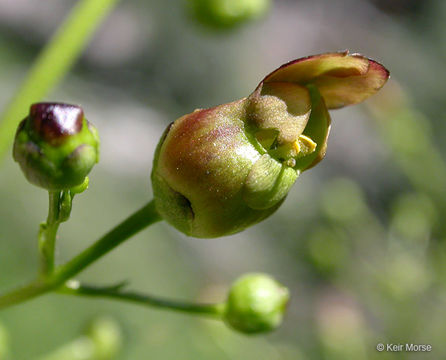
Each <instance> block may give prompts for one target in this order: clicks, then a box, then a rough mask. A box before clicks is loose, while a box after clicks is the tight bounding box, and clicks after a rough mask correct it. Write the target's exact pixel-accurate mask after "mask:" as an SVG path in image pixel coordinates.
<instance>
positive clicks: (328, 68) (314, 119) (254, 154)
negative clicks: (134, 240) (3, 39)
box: [152, 52, 389, 237]
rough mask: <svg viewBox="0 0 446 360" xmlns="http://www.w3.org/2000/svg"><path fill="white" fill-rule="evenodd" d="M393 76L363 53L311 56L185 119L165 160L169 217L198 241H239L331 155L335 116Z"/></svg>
mask: <svg viewBox="0 0 446 360" xmlns="http://www.w3.org/2000/svg"><path fill="white" fill-rule="evenodd" d="M388 77H389V73H388V71H387V70H386V69H385V68H384V67H383V66H382V65H380V64H378V63H377V62H375V61H373V60H370V59H367V58H365V57H363V56H361V55H357V54H353V55H349V54H348V53H346V52H343V53H328V54H322V55H316V56H310V57H307V58H302V59H298V60H294V61H291V62H289V63H287V64H285V65H283V66H281V67H279V68H278V69H276V70H275V71H273V72H272V73H271V74H269V75H267V76H266V77H265V78H264V79H263V80H262V81H261V82H260V84H259V85H258V86H257V88H256V89H255V90H254V92H253V93H252V94H251V95H249V96H248V97H246V98H243V99H240V100H237V101H234V102H232V103H229V104H223V105H219V106H216V107H213V108H210V109H203V110H195V111H194V112H193V113H191V114H188V115H185V116H183V117H181V118H179V119H177V120H176V121H175V122H174V123H173V124H171V125H170V126H169V127H168V128H167V130H166V131H165V133H164V135H163V136H162V138H161V140H160V142H159V145H158V148H157V151H156V154H155V160H154V166H153V171H152V183H153V190H154V195H155V201H156V206H157V209H158V211H159V213H160V214H161V215H162V216H163V217H164V219H166V220H167V221H168V222H169V223H171V224H172V225H173V226H175V227H176V228H177V229H179V230H180V231H182V232H184V233H185V234H187V235H191V236H195V237H218V236H224V235H229V234H233V233H236V232H238V231H241V230H243V229H245V228H246V227H248V226H250V225H253V224H255V223H257V222H259V221H261V220H263V219H265V218H266V217H268V216H269V215H271V214H272V213H273V212H274V211H276V209H277V208H278V207H279V206H280V204H281V203H282V201H283V200H284V199H285V197H286V195H287V193H288V191H289V189H290V188H291V186H292V185H293V183H294V182H295V180H296V179H297V177H298V175H299V174H300V173H301V172H302V171H305V170H307V169H309V168H311V167H312V166H314V165H315V164H317V163H318V162H319V161H320V160H322V158H323V157H324V155H325V151H326V147H327V138H328V134H329V130H330V116H329V114H328V110H327V109H331V108H339V107H342V106H346V105H351V104H356V103H358V102H361V101H363V100H365V99H366V98H367V97H369V96H371V95H372V94H374V93H375V92H376V91H378V90H379V89H380V88H381V87H382V86H383V85H384V84H385V82H386V81H387V79H388Z"/></svg>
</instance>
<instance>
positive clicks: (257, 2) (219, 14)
mask: <svg viewBox="0 0 446 360" xmlns="http://www.w3.org/2000/svg"><path fill="white" fill-rule="evenodd" d="M270 3H271V0H189V8H190V11H191V13H192V15H193V16H194V17H195V18H196V19H197V20H198V21H199V22H200V23H202V24H203V25H206V26H209V27H214V28H231V27H234V26H237V25H241V24H242V23H244V22H247V21H249V20H252V19H257V18H260V17H262V16H263V15H265V13H266V12H267V11H268V9H269V7H270V5H271V4H270Z"/></svg>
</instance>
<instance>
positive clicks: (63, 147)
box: [13, 103, 99, 190]
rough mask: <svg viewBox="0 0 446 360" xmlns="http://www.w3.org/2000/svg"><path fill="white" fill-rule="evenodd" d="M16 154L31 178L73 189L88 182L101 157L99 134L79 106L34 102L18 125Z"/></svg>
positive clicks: (37, 182) (40, 183)
mask: <svg viewBox="0 0 446 360" xmlns="http://www.w3.org/2000/svg"><path fill="white" fill-rule="evenodd" d="M13 156H14V160H15V161H17V162H18V163H19V164H20V167H21V168H22V170H23V173H24V174H25V176H26V178H27V179H28V181H29V182H31V183H33V184H35V185H37V186H40V187H43V188H45V189H48V190H64V189H70V188H72V187H75V186H78V185H80V184H82V183H84V181H85V177H86V176H87V175H88V173H89V172H90V170H91V168H92V167H93V165H94V164H95V163H96V162H97V161H98V157H99V137H98V134H97V131H96V129H95V128H94V126H93V125H91V124H90V123H89V122H88V121H87V120H86V119H85V117H84V112H83V110H82V108H80V107H79V106H76V105H69V104H62V103H38V104H33V105H32V106H31V108H30V113H29V115H28V117H27V118H25V119H24V120H23V121H22V122H21V123H20V125H19V127H18V130H17V133H16V137H15V141H14V151H13Z"/></svg>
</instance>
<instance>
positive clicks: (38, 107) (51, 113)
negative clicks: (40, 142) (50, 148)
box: [29, 103, 84, 145]
mask: <svg viewBox="0 0 446 360" xmlns="http://www.w3.org/2000/svg"><path fill="white" fill-rule="evenodd" d="M29 116H30V119H31V126H32V128H33V130H34V131H35V132H36V133H37V134H38V135H39V136H40V137H42V138H43V139H44V140H45V141H47V142H48V143H50V144H51V145H57V144H61V143H62V142H63V141H64V140H65V139H66V138H67V137H68V136H70V135H74V134H77V133H79V132H80V131H81V130H82V119H83V117H84V112H83V111H82V108H80V107H79V106H76V105H69V104H63V103H38V104H34V105H32V106H31V109H30V115H29Z"/></svg>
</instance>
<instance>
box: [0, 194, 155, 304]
mask: <svg viewBox="0 0 446 360" xmlns="http://www.w3.org/2000/svg"><path fill="white" fill-rule="evenodd" d="M160 220H161V217H160V215H159V214H158V213H157V211H156V209H155V204H154V201H153V200H152V201H151V202H149V203H148V204H147V205H145V206H144V207H143V208H141V209H140V210H138V211H136V212H135V213H134V214H132V215H130V216H129V217H128V218H127V219H125V220H124V221H123V222H122V223H120V224H119V225H117V226H116V227H115V228H114V229H112V230H111V231H110V232H108V233H107V234H105V235H104V236H103V237H102V238H100V239H99V240H97V241H96V242H95V243H94V244H93V245H91V246H90V247H88V248H87V249H85V250H84V251H82V252H81V253H80V254H79V255H77V256H76V257H74V258H73V259H72V260H70V261H69V262H67V263H66V264H64V265H62V266H60V267H59V268H58V269H56V271H55V272H53V273H52V274H50V275H49V276H48V277H46V278H43V279H37V280H36V281H34V282H32V283H30V284H28V285H25V286H23V287H21V288H19V289H17V290H15V291H12V292H10V293H8V294H5V295H3V296H0V309H3V308H6V307H8V306H12V305H16V304H18V303H21V302H23V301H26V300H29V299H32V298H34V297H36V296H39V295H42V294H44V293H46V292H49V291H51V290H54V289H56V288H58V287H60V286H61V285H62V284H64V283H65V282H66V281H67V280H69V279H70V278H71V277H73V276H74V275H76V274H78V273H79V272H81V271H82V270H84V269H85V268H86V267H87V266H89V265H91V264H92V263H93V262H95V261H96V260H98V259H99V258H101V257H102V256H104V255H105V254H107V253H108V252H109V251H111V250H112V249H114V248H115V247H116V246H118V245H119V244H121V243H123V242H124V241H125V240H127V239H128V238H129V237H131V236H132V235H134V234H136V233H137V232H139V231H141V230H142V229H144V228H146V227H147V226H149V225H151V224H153V223H155V222H157V221H160Z"/></svg>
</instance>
